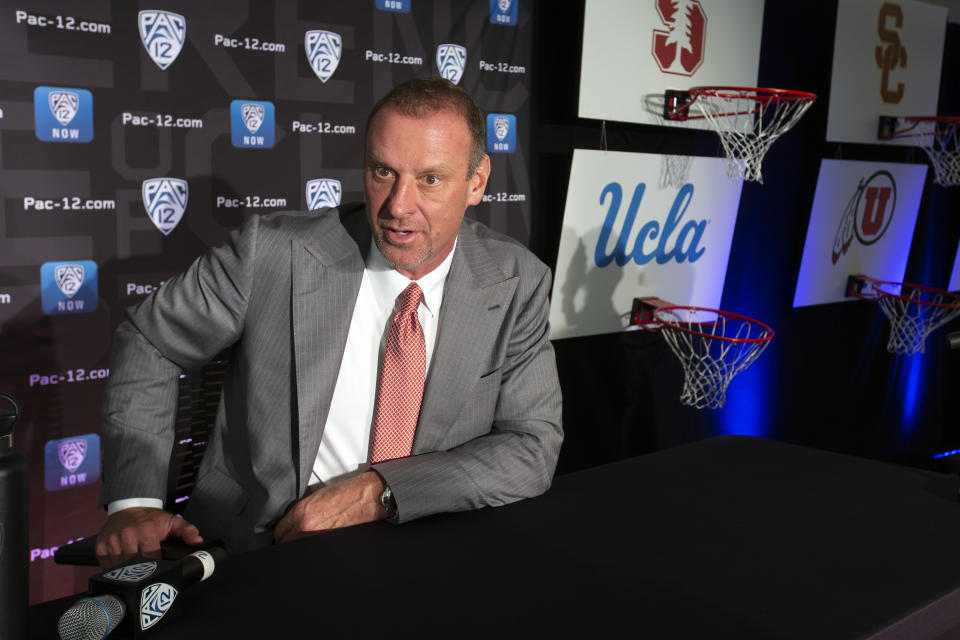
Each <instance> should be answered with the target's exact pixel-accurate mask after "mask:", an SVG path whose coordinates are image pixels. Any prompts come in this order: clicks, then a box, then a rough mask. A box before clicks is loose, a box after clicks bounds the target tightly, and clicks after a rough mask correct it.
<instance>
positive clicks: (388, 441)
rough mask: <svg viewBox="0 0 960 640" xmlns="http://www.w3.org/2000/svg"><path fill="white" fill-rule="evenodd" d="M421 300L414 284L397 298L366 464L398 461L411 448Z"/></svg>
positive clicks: (420, 371)
mask: <svg viewBox="0 0 960 640" xmlns="http://www.w3.org/2000/svg"><path fill="white" fill-rule="evenodd" d="M421 300H423V292H422V291H421V290H420V287H419V286H418V285H417V283H416V282H411V283H410V284H409V285H408V286H407V288H406V289H404V290H403V292H402V293H400V295H399V296H397V313H396V315H394V316H393V321H392V322H391V323H390V334H389V335H388V336H387V346H386V349H385V350H384V353H383V370H382V372H381V373H380V393H379V395H378V396H377V410H376V414H375V415H376V417H375V419H374V423H373V424H374V427H373V428H374V432H373V434H374V435H373V451H372V453H371V454H370V462H381V461H383V460H392V459H393V458H402V457H404V456H408V455H410V451H411V449H412V448H413V434H414V432H415V431H416V429H417V418H418V417H419V416H420V401H421V400H422V399H423V381H424V378H425V377H426V373H427V350H426V343H425V341H424V339H423V328H422V327H421V326H420V318H419V317H418V316H417V308H418V307H419V306H420V301H421Z"/></svg>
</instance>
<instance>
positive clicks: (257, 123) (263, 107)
mask: <svg viewBox="0 0 960 640" xmlns="http://www.w3.org/2000/svg"><path fill="white" fill-rule="evenodd" d="M274 114H275V111H274V108H273V103H272V102H260V101H257V100H234V101H232V102H231V103H230V142H231V143H233V146H235V147H238V148H240V149H270V148H271V147H273V145H274V142H275V137H274V136H275V134H274V129H275V126H274V121H275V115H274Z"/></svg>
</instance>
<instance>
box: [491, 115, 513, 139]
mask: <svg viewBox="0 0 960 640" xmlns="http://www.w3.org/2000/svg"><path fill="white" fill-rule="evenodd" d="M493 132H494V133H495V134H496V136H497V140H499V141H500V142H503V139H504V138H506V137H507V134H508V133H510V118H504V117H503V116H497V117H496V118H494V119H493Z"/></svg>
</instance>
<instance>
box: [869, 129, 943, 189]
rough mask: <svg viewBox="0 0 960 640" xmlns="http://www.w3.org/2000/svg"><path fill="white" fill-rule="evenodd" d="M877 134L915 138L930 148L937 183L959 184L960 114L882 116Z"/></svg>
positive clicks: (885, 137)
mask: <svg viewBox="0 0 960 640" xmlns="http://www.w3.org/2000/svg"><path fill="white" fill-rule="evenodd" d="M900 120H903V124H902V125H901V124H900ZM877 137H878V138H880V139H881V140H892V139H894V138H913V139H914V141H915V142H916V143H917V145H918V146H920V147H921V148H922V149H923V150H924V151H926V152H927V157H928V158H930V164H932V165H933V175H934V177H933V181H934V182H935V183H936V184H939V185H940V186H942V187H952V186H955V185H958V184H960V116H903V117H902V118H897V117H895V116H880V127H879V131H878V133H877Z"/></svg>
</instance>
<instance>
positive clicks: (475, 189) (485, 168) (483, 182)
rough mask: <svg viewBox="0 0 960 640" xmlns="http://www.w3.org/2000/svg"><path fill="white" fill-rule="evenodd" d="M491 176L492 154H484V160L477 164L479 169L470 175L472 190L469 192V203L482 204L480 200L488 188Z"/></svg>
mask: <svg viewBox="0 0 960 640" xmlns="http://www.w3.org/2000/svg"><path fill="white" fill-rule="evenodd" d="M489 177H490V156H488V155H484V156H483V160H481V161H480V164H479V165H477V170H476V171H474V173H473V175H472V176H470V190H469V191H468V193H467V203H468V204H471V205H477V204H480V200H481V199H482V198H483V192H484V191H486V189H487V178H489Z"/></svg>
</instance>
